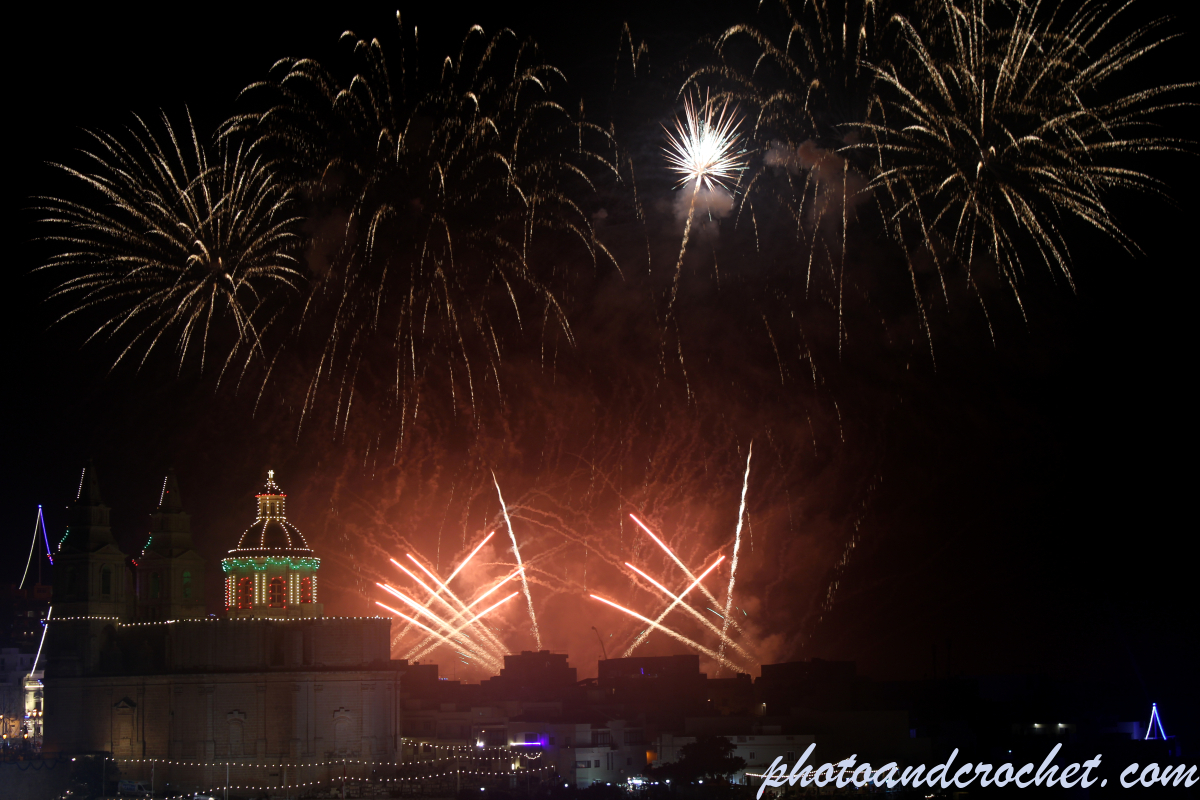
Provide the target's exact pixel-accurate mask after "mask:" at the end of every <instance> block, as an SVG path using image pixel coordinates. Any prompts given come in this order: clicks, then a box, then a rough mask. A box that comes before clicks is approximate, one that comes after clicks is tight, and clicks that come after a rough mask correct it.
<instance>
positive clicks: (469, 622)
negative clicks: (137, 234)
mask: <svg viewBox="0 0 1200 800" xmlns="http://www.w3.org/2000/svg"><path fill="white" fill-rule="evenodd" d="M519 594H520V592H513V593H512V594H510V595H509V596H508V597H506V598H504V599H503V600H499V601H497V602H495V603H493V604H492V605H490V606H488V607H487V608H485V609H484V610H483V611H480V612H479V613H478V614H476V615H475V616H474V617H472V618H471V619H469V620H467V621H466V622H464V623H463V624H462V625H459V626H458V627H457V628H455V629H454V630H453V631H451V632H450V636H454V635H456V634H459V633H460V632H461V631H462V630H463V629H464V628H466V627H467V626H468V625H474V624H475V623H476V622H478V621H479V618H480V617H482V616H484V615H485V614H487V613H488V612H489V611H491V610H492V609H495V608H498V607H500V606H502V605H504V604H505V603H507V602H508V601H509V600H512V599H513V598H514V597H516V596H517V595H519ZM439 646H440V645H437V644H434V645H432V646H429V647H426V648H425V649H424V650H422V651H421V652H419V653H416V654H415V655H412V656H409V658H413V659H416V660H420V659H422V658H424V657H425V656H426V655H427V654H429V653H431V652H433V651H434V650H435V649H437V648H438V647H439Z"/></svg>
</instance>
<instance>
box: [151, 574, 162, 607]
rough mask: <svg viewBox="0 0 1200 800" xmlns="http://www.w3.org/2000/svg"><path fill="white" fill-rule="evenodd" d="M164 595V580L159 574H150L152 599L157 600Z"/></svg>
mask: <svg viewBox="0 0 1200 800" xmlns="http://www.w3.org/2000/svg"><path fill="white" fill-rule="evenodd" d="M160 594H162V579H161V578H160V577H159V576H158V573H157V572H152V573H150V599H151V600H157V599H158V596H159V595H160Z"/></svg>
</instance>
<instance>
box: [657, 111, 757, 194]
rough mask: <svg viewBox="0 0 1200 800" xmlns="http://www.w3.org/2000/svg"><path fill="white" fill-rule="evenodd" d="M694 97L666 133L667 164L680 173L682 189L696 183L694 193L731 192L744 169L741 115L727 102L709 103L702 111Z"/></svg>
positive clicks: (665, 150) (664, 149)
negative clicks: (740, 142)
mask: <svg viewBox="0 0 1200 800" xmlns="http://www.w3.org/2000/svg"><path fill="white" fill-rule="evenodd" d="M697 105H698V103H697V102H696V101H694V100H693V99H692V98H691V97H688V98H686V99H685V100H684V113H683V117H682V118H677V119H676V120H675V130H674V132H672V131H671V130H670V129H669V128H667V129H666V131H667V146H666V147H664V148H663V151H664V152H665V153H666V155H667V163H668V164H669V165H670V167H671V169H673V170H674V171H675V172H677V173H678V174H679V186H686V185H689V184H694V186H695V189H694V190H693V191H699V190H700V189H701V188H702V187H703V188H704V189H708V190H710V191H711V190H713V189H716V188H721V189H726V190H731V189H732V186H733V184H734V183H735V182H736V180H737V177H738V175H739V174H740V173H741V170H742V168H743V167H744V166H745V156H744V154H743V153H742V152H741V151H740V149H739V136H738V116H737V113H736V111H733V110H731V109H730V108H729V105H728V104H727V103H722V104H721V105H720V107H719V108H718V106H717V104H715V103H712V102H708V101H706V102H705V103H704V104H703V107H702V108H697Z"/></svg>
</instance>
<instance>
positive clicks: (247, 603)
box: [237, 578, 254, 608]
mask: <svg viewBox="0 0 1200 800" xmlns="http://www.w3.org/2000/svg"><path fill="white" fill-rule="evenodd" d="M237 607H238V608H254V579H253V578H241V579H239V580H238V584H237Z"/></svg>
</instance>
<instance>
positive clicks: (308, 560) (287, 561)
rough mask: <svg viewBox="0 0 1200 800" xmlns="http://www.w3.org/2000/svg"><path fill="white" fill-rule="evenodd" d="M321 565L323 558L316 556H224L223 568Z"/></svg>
mask: <svg viewBox="0 0 1200 800" xmlns="http://www.w3.org/2000/svg"><path fill="white" fill-rule="evenodd" d="M320 566H321V559H319V558H316V557H300V558H293V557H291V556H263V557H260V558H223V559H221V570H222V571H223V572H233V571H235V570H257V571H259V572H262V571H264V570H267V569H271V568H279V567H283V568H286V569H296V570H316V569H319V568H320Z"/></svg>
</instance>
